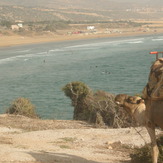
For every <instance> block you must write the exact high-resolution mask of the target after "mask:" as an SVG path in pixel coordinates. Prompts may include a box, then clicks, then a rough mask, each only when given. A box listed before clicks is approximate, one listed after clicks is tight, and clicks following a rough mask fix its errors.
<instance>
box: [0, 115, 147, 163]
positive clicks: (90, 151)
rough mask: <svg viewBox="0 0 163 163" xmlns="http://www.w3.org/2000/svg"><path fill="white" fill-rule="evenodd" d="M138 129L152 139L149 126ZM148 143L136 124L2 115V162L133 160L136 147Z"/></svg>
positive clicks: (114, 162)
mask: <svg viewBox="0 0 163 163" xmlns="http://www.w3.org/2000/svg"><path fill="white" fill-rule="evenodd" d="M137 130H139V131H140V130H141V134H142V135H143V137H144V139H145V140H146V141H147V142H149V137H148V135H147V132H146V130H145V129H144V128H137ZM144 143H145V142H144V140H143V139H142V138H141V137H140V135H139V134H138V133H136V131H135V129H134V128H126V129H108V128H102V129H100V128H94V127H93V126H91V125H88V124H87V123H85V122H80V121H57V120H38V119H37V120H36V119H29V118H26V117H22V116H8V115H1V116H0V149H1V152H0V163H1V162H3V163H11V162H12V163H130V157H129V153H130V151H131V149H132V147H133V146H141V145H143V144H144ZM126 145H127V148H126ZM128 147H129V148H128Z"/></svg>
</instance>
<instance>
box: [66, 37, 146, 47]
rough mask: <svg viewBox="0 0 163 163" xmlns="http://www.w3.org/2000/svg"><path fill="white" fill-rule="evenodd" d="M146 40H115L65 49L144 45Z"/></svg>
mask: <svg viewBox="0 0 163 163" xmlns="http://www.w3.org/2000/svg"><path fill="white" fill-rule="evenodd" d="M143 40H144V38H139V39H127V40H115V41H106V42H98V43H91V44H83V45H75V46H68V47H65V49H81V48H82V49H94V48H95V47H96V48H98V47H101V46H108V45H119V44H124V43H135V44H138V43H143V42H144V41H143Z"/></svg>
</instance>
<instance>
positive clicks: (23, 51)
mask: <svg viewBox="0 0 163 163" xmlns="http://www.w3.org/2000/svg"><path fill="white" fill-rule="evenodd" d="M29 51H31V49H26V50H18V51H15V52H13V53H26V52H29Z"/></svg>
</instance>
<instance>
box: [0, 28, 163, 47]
mask: <svg viewBox="0 0 163 163" xmlns="http://www.w3.org/2000/svg"><path fill="white" fill-rule="evenodd" d="M159 34H163V30H160V31H157V32H152V31H149V32H124V33H111V34H105V33H101V34H89V35H84V34H74V35H53V36H52V35H50V36H49V35H43V36H33V37H29V36H19V35H12V36H0V38H1V41H0V48H6V47H13V46H21V45H30V44H39V43H48V42H49V43H50V42H60V41H72V40H84V39H98V38H115V37H127V36H147V35H159Z"/></svg>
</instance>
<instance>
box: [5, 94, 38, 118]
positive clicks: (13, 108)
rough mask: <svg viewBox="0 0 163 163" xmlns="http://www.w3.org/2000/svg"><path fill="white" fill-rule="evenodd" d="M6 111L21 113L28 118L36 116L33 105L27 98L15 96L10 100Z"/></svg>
mask: <svg viewBox="0 0 163 163" xmlns="http://www.w3.org/2000/svg"><path fill="white" fill-rule="evenodd" d="M6 113H8V114H16V115H23V116H27V117H30V118H36V117H38V116H37V115H36V112H35V106H34V105H33V104H32V103H31V102H30V100H29V99H27V98H23V97H20V98H17V99H16V100H14V101H13V102H12V104H11V105H10V107H9V108H8V109H7V111H6Z"/></svg>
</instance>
